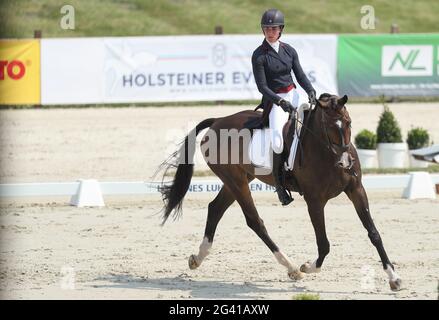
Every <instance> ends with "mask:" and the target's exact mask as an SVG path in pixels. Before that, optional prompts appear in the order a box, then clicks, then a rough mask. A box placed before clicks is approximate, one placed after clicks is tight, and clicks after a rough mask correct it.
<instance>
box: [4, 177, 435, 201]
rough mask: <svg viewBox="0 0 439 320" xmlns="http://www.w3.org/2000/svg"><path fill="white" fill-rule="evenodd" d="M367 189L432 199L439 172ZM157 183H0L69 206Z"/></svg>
mask: <svg viewBox="0 0 439 320" xmlns="http://www.w3.org/2000/svg"><path fill="white" fill-rule="evenodd" d="M362 181H363V185H364V187H365V189H366V191H369V190H377V189H404V191H403V194H402V197H404V198H408V199H414V198H435V197H436V194H435V184H439V174H429V173H427V172H411V173H409V174H399V175H367V176H363V178H362ZM222 185H223V184H222V182H221V181H220V180H219V179H216V180H203V179H198V180H192V182H191V184H190V187H189V190H188V192H189V193H216V192H218V191H219V190H220V189H221V187H222ZM159 186H160V183H158V182H145V181H135V182H98V181H97V180H78V181H75V182H62V183H10V184H0V197H1V198H8V197H12V198H15V197H54V196H70V197H72V198H71V201H70V203H71V204H72V205H76V206H103V205H104V201H103V196H124V195H148V194H157V193H159V189H158V188H159ZM250 190H251V191H252V192H274V187H272V186H270V185H267V184H265V183H262V182H257V181H255V182H251V183H250Z"/></svg>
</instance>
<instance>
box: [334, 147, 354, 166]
mask: <svg viewBox="0 0 439 320" xmlns="http://www.w3.org/2000/svg"><path fill="white" fill-rule="evenodd" d="M354 161H355V159H354V158H353V157H352V156H351V154H350V153H349V152H346V151H345V152H343V153H342V154H341V157H340V160H338V161H337V163H336V164H335V165H336V166H337V167H339V168H343V169H350V168H352V166H353V165H354Z"/></svg>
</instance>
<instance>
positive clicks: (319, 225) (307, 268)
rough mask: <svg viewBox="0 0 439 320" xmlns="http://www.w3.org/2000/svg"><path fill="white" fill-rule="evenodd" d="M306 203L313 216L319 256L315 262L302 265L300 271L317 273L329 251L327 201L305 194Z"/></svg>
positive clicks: (310, 214) (312, 220)
mask: <svg viewBox="0 0 439 320" xmlns="http://www.w3.org/2000/svg"><path fill="white" fill-rule="evenodd" d="M305 200H306V203H307V205H308V212H309V216H310V218H311V222H312V226H313V227H314V233H315V235H316V241H317V249H318V252H319V256H318V258H317V260H315V261H314V262H313V263H311V262H307V263H304V264H303V265H302V266H301V267H300V271H302V272H305V273H317V272H320V268H321V267H322V264H323V260H324V259H325V257H326V256H327V255H328V253H329V241H328V238H327V236H326V227H325V212H324V207H325V204H326V202H323V201H322V200H320V199H318V198H317V199H314V198H309V197H307V196H305Z"/></svg>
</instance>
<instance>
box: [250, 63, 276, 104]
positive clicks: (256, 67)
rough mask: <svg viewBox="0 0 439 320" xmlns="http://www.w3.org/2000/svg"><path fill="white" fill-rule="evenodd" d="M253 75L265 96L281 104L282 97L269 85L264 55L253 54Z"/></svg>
mask: <svg viewBox="0 0 439 320" xmlns="http://www.w3.org/2000/svg"><path fill="white" fill-rule="evenodd" d="M252 66H253V75H254V77H255V81H256V85H257V86H258V90H259V92H260V93H262V95H263V96H264V97H267V98H268V99H270V100H271V101H272V102H273V103H275V104H279V101H280V100H281V97H280V96H278V95H277V94H276V93H274V92H273V90H271V89H270V88H269V87H268V85H267V78H266V77H265V70H264V56H262V55H259V56H258V55H255V54H254V55H253V56H252Z"/></svg>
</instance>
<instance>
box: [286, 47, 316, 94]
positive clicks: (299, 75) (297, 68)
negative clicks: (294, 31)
mask: <svg viewBox="0 0 439 320" xmlns="http://www.w3.org/2000/svg"><path fill="white" fill-rule="evenodd" d="M291 49H293V66H292V69H293V71H294V75H295V76H296V79H297V82H299V84H300V86H301V87H302V88H303V90H305V91H306V93H308V94H309V93H310V92H311V91H315V90H314V88H313V86H312V84H311V82H310V81H309V80H308V77H307V76H306V74H305V72H303V69H302V66H301V65H300V62H299V56H298V54H297V51H296V50H295V49H294V48H291Z"/></svg>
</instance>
